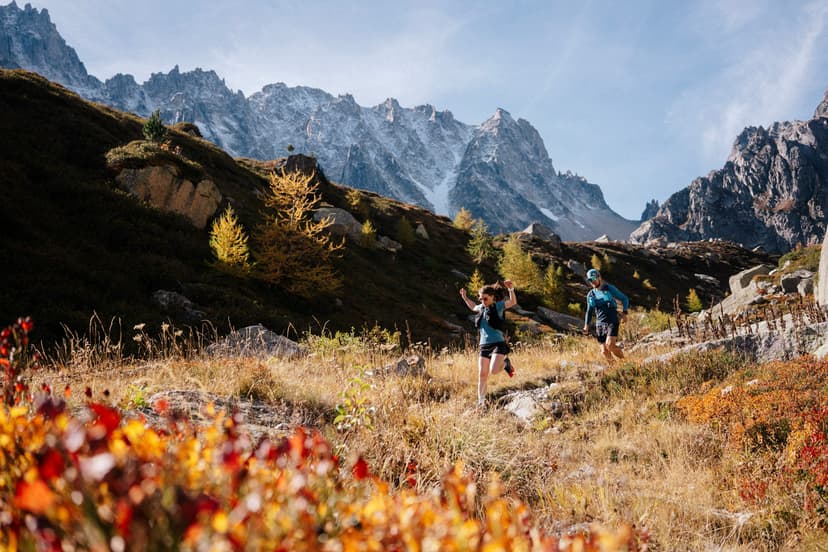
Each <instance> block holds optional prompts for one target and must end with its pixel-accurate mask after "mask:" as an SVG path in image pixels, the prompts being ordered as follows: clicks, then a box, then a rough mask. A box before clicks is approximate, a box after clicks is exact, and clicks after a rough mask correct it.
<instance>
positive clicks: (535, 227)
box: [521, 222, 561, 250]
mask: <svg viewBox="0 0 828 552" xmlns="http://www.w3.org/2000/svg"><path fill="white" fill-rule="evenodd" d="M521 233H522V234H526V235H528V236H535V237H537V238H540V239H542V240H543V241H545V242H547V243H549V244H550V245H551V246H552V248H553V249H556V250H559V249H560V248H561V237H560V236H559V235H557V234H556V233H555V232H553V231H552V229H551V228H549V227H548V226H544V225H543V224H541V223H539V222H533V223H532V224H530V225H529V226H527V227H526V228H524V229H523V230H522V231H521Z"/></svg>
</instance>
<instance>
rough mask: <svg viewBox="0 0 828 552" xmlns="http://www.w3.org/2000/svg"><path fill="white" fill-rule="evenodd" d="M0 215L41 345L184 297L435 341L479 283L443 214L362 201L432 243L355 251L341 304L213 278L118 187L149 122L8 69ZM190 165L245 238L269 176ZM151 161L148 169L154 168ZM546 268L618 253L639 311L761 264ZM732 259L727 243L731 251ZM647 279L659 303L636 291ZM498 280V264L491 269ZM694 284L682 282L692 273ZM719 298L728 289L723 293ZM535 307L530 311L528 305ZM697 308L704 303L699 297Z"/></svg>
mask: <svg viewBox="0 0 828 552" xmlns="http://www.w3.org/2000/svg"><path fill="white" fill-rule="evenodd" d="M0 113H2V114H3V116H2V117H0V152H2V160H3V165H2V170H0V190H2V194H3V198H4V201H2V202H0V217H2V219H3V221H4V237H5V239H4V244H3V246H4V269H3V271H2V276H0V317H2V319H4V320H12V319H14V318H15V317H17V316H18V315H23V314H30V315H32V316H33V317H35V319H36V320H37V321H38V325H37V328H38V333H37V334H36V335H35V338H36V339H47V340H48V339H51V338H54V337H57V336H60V335H62V331H61V329H60V324H66V325H68V326H69V327H70V328H73V329H77V330H83V329H84V328H85V327H86V325H87V323H88V320H89V317H90V315H91V313H92V312H93V311H96V312H98V313H99V314H100V316H101V317H102V318H103V319H105V320H108V319H109V318H110V317H114V316H119V317H122V318H123V320H124V325H125V326H126V327H131V326H132V325H133V324H136V323H140V322H145V323H147V324H148V325H149V326H150V327H158V324H159V323H160V322H161V321H162V320H164V319H166V318H167V315H166V314H164V313H162V312H159V310H158V308H157V307H155V306H153V305H152V304H151V301H150V294H151V293H152V292H153V291H155V290H157V289H167V290H172V291H178V292H182V293H183V294H184V295H186V296H187V297H188V298H190V299H191V300H192V301H194V302H195V303H196V304H197V305H198V307H199V308H201V309H202V310H205V311H206V312H207V315H208V317H209V318H210V319H211V320H212V321H213V322H214V323H215V324H216V325H217V326H218V327H219V328H220V329H223V328H224V327H225V326H226V325H227V324H228V322H229V323H230V324H232V325H233V326H236V327H239V326H243V325H247V324H253V323H263V324H265V325H266V326H268V327H270V328H272V329H274V330H276V331H280V332H283V331H286V330H287V329H288V328H291V327H292V328H293V329H294V330H295V331H296V332H298V333H301V332H304V331H306V330H308V329H312V330H320V329H321V328H322V327H325V328H327V329H329V330H332V329H344V330H347V329H349V328H350V327H356V328H361V327H363V326H365V325H368V326H371V325H373V324H374V323H377V324H379V325H380V326H383V327H387V328H395V327H396V328H398V329H400V330H402V331H404V332H405V330H406V326H407V327H408V328H410V330H411V334H412V337H413V339H415V340H426V339H430V340H432V342H434V343H436V344H441V343H445V342H447V341H448V340H449V339H450V338H451V333H450V332H449V330H448V328H447V325H446V324H445V323H444V322H443V321H449V322H450V323H452V324H460V325H463V324H465V320H464V317H465V315H466V314H467V311H466V310H465V306H464V305H463V304H462V302H461V301H460V299H459V298H458V296H457V289H458V288H459V287H460V286H461V285H463V284H465V282H464V281H463V278H461V277H459V276H457V274H456V271H460V272H461V273H464V274H468V275H470V274H471V273H472V271H473V269H474V265H473V264H472V262H471V260H470V259H469V258H468V255H467V254H466V253H465V250H464V247H465V242H466V240H467V235H466V234H465V233H463V232H461V231H459V230H457V229H455V228H453V227H452V226H451V224H450V221H449V220H448V219H446V218H444V217H437V216H435V215H433V214H432V213H430V212H428V211H426V210H423V209H420V208H417V207H413V206H410V205H406V204H403V203H400V202H397V201H393V200H390V199H387V198H382V197H380V196H377V195H375V194H370V193H365V194H364V198H365V201H366V202H367V203H368V205H369V211H370V215H369V217H370V219H371V221H372V222H373V224H374V225H375V226H376V227H377V230H378V233H379V234H382V235H387V236H390V237H392V238H394V237H395V236H396V225H397V222H398V220H399V219H400V217H403V216H404V217H406V218H407V219H408V220H409V222H411V223H412V225H413V226H415V227H416V225H417V224H423V225H424V226H425V227H426V229H427V231H428V233H429V235H430V239H429V240H422V239H419V240H417V242H416V243H415V244H413V245H411V246H409V247H406V248H405V249H404V250H403V251H402V252H400V253H399V254H397V255H391V254H388V253H385V252H380V251H371V250H368V249H365V248H362V247H359V246H356V245H354V244H349V245H348V247H347V248H346V251H345V253H344V256H343V258H342V259H341V261H339V269H340V270H341V272H342V274H343V275H344V277H345V286H344V288H343V291H342V292H341V293H340V294H339V296H338V299H340V300H341V306H337V305H336V301H334V298H320V299H319V300H318V301H311V302H308V301H300V300H297V299H296V298H293V297H290V296H287V295H286V294H285V293H283V292H281V291H280V290H279V289H275V288H273V287H271V286H268V285H265V284H263V283H261V282H258V281H255V280H251V279H240V278H236V277H233V276H230V275H227V274H224V273H222V272H219V271H216V270H214V269H213V268H211V267H210V266H209V264H208V261H209V259H210V251H209V248H208V232H207V231H206V230H198V229H196V228H194V227H193V226H191V225H190V224H189V223H188V222H187V221H186V220H184V219H183V218H182V217H179V216H176V215H170V214H166V213H161V212H159V211H157V210H156V209H153V208H150V207H147V206H143V205H140V204H139V203H138V202H136V201H134V200H133V199H131V198H130V197H128V196H127V195H126V194H124V193H123V192H120V191H118V190H117V189H116V187H115V186H114V181H113V173H112V171H111V170H109V169H107V166H106V162H105V155H106V153H107V152H108V151H110V150H111V149H112V148H115V147H118V146H124V145H126V144H128V143H130V142H132V141H134V140H138V139H140V138H141V126H142V123H143V121H142V120H141V119H139V118H137V117H135V116H132V115H130V114H125V113H121V112H118V111H115V110H112V109H109V108H106V107H104V106H101V105H97V104H93V103H89V102H87V101H85V100H83V99H81V98H80V97H78V96H77V95H75V94H73V93H71V92H68V91H67V90H66V89H64V88H62V87H60V86H59V85H55V84H52V83H50V82H48V81H46V80H45V79H43V78H41V77H39V76H37V75H33V74H31V73H27V72H24V71H5V70H3V71H0ZM171 137H172V141H173V143H174V144H175V145H177V146H180V147H181V149H182V152H183V156H184V157H185V158H186V159H188V160H190V161H192V162H194V163H195V164H197V165H198V166H200V167H201V170H203V172H204V173H205V174H206V175H208V176H209V177H210V178H212V179H213V181H214V182H216V184H217V185H218V186H219V188H220V189H221V191H222V193H223V194H224V196H225V197H227V196H229V197H232V198H233V199H234V206H235V207H236V211H237V213H238V215H239V217H240V219H241V221H242V222H243V223H244V224H245V225H246V226H247V227H248V228H252V227H253V226H254V225H255V224H256V222H257V221H258V219H259V209H260V207H259V205H260V204H259V202H258V199H257V194H256V192H257V191H260V190H261V189H262V188H263V187H264V186H265V178H264V175H265V174H266V169H267V166H268V164H267V163H262V162H254V161H250V160H234V159H233V158H231V157H229V156H228V155H227V154H226V153H224V152H223V151H222V150H220V149H219V148H217V147H216V146H215V145H213V144H210V143H209V142H207V141H205V140H202V139H200V138H195V137H192V136H190V135H187V134H183V133H178V132H174V133H172V135H171ZM148 162H153V161H152V160H149V161H148ZM347 190H348V189H347V188H344V187H342V186H338V185H336V184H332V183H328V182H323V185H322V187H321V192H322V195H323V201H325V202H327V203H329V204H332V205H334V206H337V207H343V208H344V207H347V200H346V197H345V196H346V192H347ZM531 247H532V250H533V253H534V254H535V255H536V258H537V259H542V260H543V261H544V262H548V261H549V260H553V259H554V260H556V261H557V262H563V261H566V260H567V259H575V260H578V261H581V262H583V263H586V264H588V263H589V259H590V257H591V255H592V254H593V252H595V251H599V253H600V251H601V250H602V249H612V248H613V247H615V248H616V249H618V251H616V252H615V253H612V252H611V254H612V255H613V257H617V258H618V262H617V265H618V266H617V267H616V268H615V270H614V271H613V272H612V273H611V276H610V280H611V281H613V282H614V283H616V284H618V285H619V287H621V288H622V290H624V291H625V292H628V293H629V294H630V295H631V297H632V299H633V302H634V303H635V304H638V305H645V306H654V305H655V304H656V301H657V300H658V299H659V298H660V300H661V304H662V305H668V304H669V302H670V300H671V299H672V297H673V296H674V295H675V294H677V293H678V294H680V295H681V296H682V297H683V296H684V295H686V293H687V288H688V287H691V286H692V285H693V283H694V281H695V280H694V278H693V277H692V273H693V272H704V273H707V274H711V275H713V276H717V277H721V279H722V281H723V282H724V281H726V280H725V279H726V276H727V275H729V274H732V273H733V272H735V271H737V270H739V269H741V268H744V267H745V266H749V265H751V264H755V263H756V262H759V261H760V260H762V257H761V256H757V255H752V254H750V253H749V252H745V251H744V250H741V249H738V248H732V247H731V249H730V250H728V251H726V252H725V253H724V254H722V255H721V261H720V262H719V263H718V264H717V265H716V266H715V267H712V268H711V267H704V266H703V267H702V269H699V268H697V266H696V265H697V264H698V263H697V261H698V259H697V258H694V255H690V256H689V257H687V258H686V259H684V261H676V260H675V259H674V260H668V259H658V260H648V259H646V258H645V257H644V256H643V254H642V252H641V251H640V250H636V249H629V248H626V249H625V248H623V246H614V245H612V244H575V243H573V244H565V246H564V249H563V252H562V253H555V252H551V251H546V250H545V249H544V248H545V246H544V244H543V243H539V242H532V245H531ZM722 247H730V246H722ZM643 266H646V267H647V268H646V270H643V269H642V272H644V273H645V276H644V277H647V278H650V279H651V280H652V282H653V283H654V284H655V286H656V289H657V292H652V291H651V290H644V289H642V288H641V285H640V281H636V280H634V279H632V278H631V276H632V273H633V272H634V270H635V268H636V267H643ZM483 273H484V276H485V277H486V278H487V279H493V278H495V277H496V272H495V270H494V265H493V264H491V263H490V264H487V265H485V266H484V267H483ZM688 274H689V276H687V275H688ZM568 291H569V295H570V297H569V300H570V301H575V302H580V301H581V300H582V297H583V293H584V292H585V291H586V287H585V286H584V285H583V282H581V281H580V280H579V279H578V278H577V277H575V276H574V274H569V290H568ZM716 291H717V292H721V290H716ZM520 298H521V302H522V304H524V305H525V306H529V307H532V306H534V305H536V304H538V300H537V298H532V297H528V296H526V294H522V295H521V297H520ZM703 298H704V297H703Z"/></svg>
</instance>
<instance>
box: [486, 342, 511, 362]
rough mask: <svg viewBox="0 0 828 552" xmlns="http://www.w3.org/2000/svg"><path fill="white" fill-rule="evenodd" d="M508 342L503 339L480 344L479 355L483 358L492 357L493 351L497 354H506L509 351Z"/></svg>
mask: <svg viewBox="0 0 828 552" xmlns="http://www.w3.org/2000/svg"><path fill="white" fill-rule="evenodd" d="M510 350H511V349H509V344H508V343H506V342H505V341H498V342H497V343H488V344H486V345H481V346H480V356H482V357H485V358H492V355H493V354H494V353H497V354H499V355H508V354H509V351H510Z"/></svg>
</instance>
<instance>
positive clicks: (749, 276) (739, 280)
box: [729, 264, 774, 294]
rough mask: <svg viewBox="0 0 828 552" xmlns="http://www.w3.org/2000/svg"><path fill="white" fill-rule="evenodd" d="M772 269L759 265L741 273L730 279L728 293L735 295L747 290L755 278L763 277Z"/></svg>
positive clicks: (768, 266)
mask: <svg viewBox="0 0 828 552" xmlns="http://www.w3.org/2000/svg"><path fill="white" fill-rule="evenodd" d="M773 269H774V267H772V266H771V265H766V264H761V265H757V266H754V267H753V268H748V269H746V270H743V271H741V272H740V273H738V274H734V275H733V276H731V277H730V281H729V284H730V293H733V294H736V293H739V292H740V291H742V290H744V289H746V288H748V287H749V286H750V284H751V282H752V281H753V279H754V278H755V277H756V276H764V275H767V274H770V272H771V270H773Z"/></svg>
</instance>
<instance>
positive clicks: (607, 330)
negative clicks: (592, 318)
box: [595, 322, 618, 343]
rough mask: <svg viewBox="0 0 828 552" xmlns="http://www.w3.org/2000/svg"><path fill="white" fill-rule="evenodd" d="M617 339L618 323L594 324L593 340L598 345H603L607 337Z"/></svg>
mask: <svg viewBox="0 0 828 552" xmlns="http://www.w3.org/2000/svg"><path fill="white" fill-rule="evenodd" d="M610 335H611V336H613V337H618V322H615V323H612V322H600V323H598V324H595V338H596V339H597V340H598V343H605V342H606V341H607V336H610Z"/></svg>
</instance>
